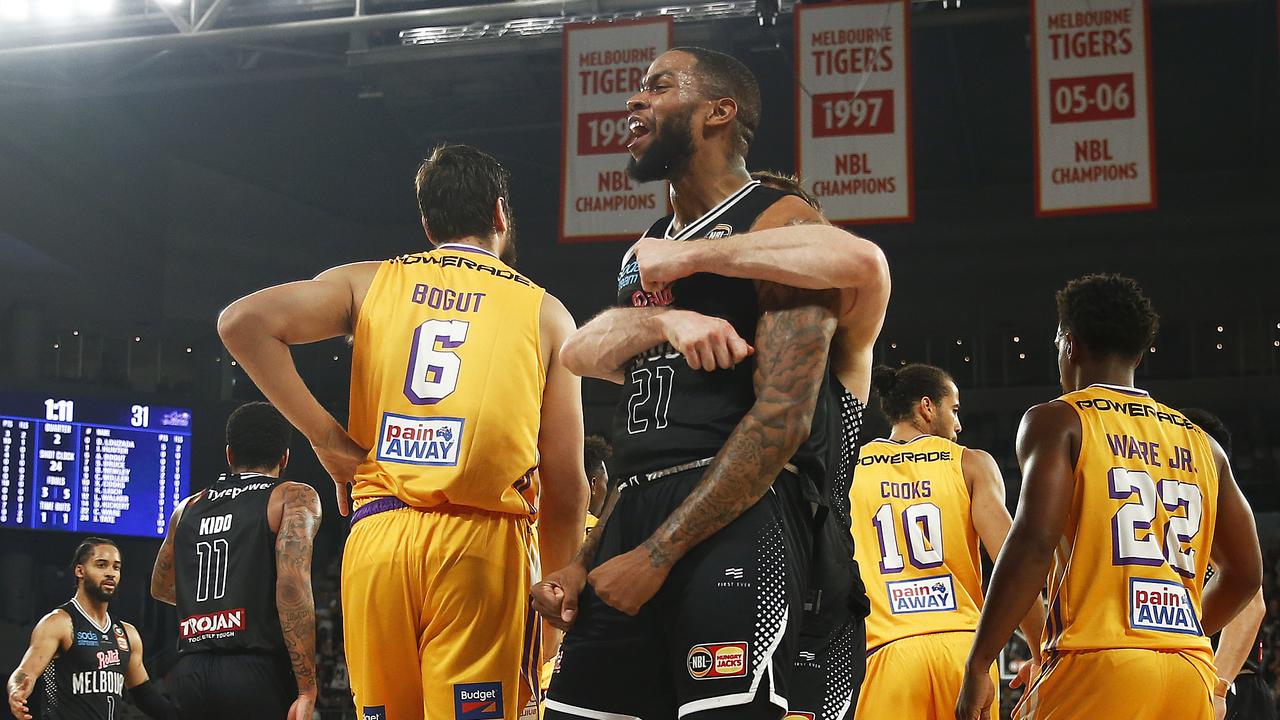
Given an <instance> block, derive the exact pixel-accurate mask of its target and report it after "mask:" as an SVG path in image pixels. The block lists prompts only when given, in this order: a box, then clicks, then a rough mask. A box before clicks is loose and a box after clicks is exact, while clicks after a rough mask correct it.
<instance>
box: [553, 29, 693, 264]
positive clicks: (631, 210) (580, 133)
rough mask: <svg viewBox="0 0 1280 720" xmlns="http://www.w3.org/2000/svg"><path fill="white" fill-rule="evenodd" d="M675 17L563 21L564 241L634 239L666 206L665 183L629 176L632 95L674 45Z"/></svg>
mask: <svg viewBox="0 0 1280 720" xmlns="http://www.w3.org/2000/svg"><path fill="white" fill-rule="evenodd" d="M671 34H672V20H671V17H670V16H668V17H661V18H646V19H641V20H630V21H619V22H611V23H598V24H597V23H579V24H574V25H567V26H565V29H564V117H563V124H564V145H563V147H562V149H561V152H562V155H561V167H560V182H561V185H560V241H561V242H597V241H602V240H631V239H635V238H637V237H639V236H640V233H642V232H644V230H645V229H646V228H648V227H649V225H650V224H652V223H653V220H654V218H656V217H658V216H660V215H662V214H664V213H665V212H666V210H667V184H666V183H664V182H663V183H656V182H655V183H646V184H644V185H641V184H639V183H637V182H635V181H634V180H632V179H631V178H629V177H627V161H628V160H630V159H631V157H630V155H629V154H628V153H627V135H628V130H627V115H628V114H629V113H628V111H627V107H626V104H627V99H628V98H630V97H631V96H632V95H634V94H635V93H636V91H637V90H639V89H640V81H641V80H642V79H643V78H644V73H645V70H647V69H648V68H649V64H650V63H652V62H653V61H654V60H655V59H657V57H658V56H659V55H661V54H662V53H664V52H666V51H667V50H668V49H670V47H671Z"/></svg>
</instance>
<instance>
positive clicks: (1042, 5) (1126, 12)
mask: <svg viewBox="0 0 1280 720" xmlns="http://www.w3.org/2000/svg"><path fill="white" fill-rule="evenodd" d="M1032 8H1033V9H1032V13H1031V18H1032V19H1031V22H1032V32H1031V38H1032V48H1031V56H1032V62H1033V63H1034V65H1035V72H1034V73H1033V74H1034V78H1033V82H1034V83H1035V87H1034V94H1035V106H1036V114H1035V122H1036V214H1037V215H1042V216H1043V215H1066V214H1080V213H1089V212H1099V211H1116V210H1144V209H1148V208H1154V207H1155V206H1156V184H1155V148H1154V139H1153V137H1154V133H1153V132H1152V109H1151V84H1150V80H1149V75H1150V67H1151V50H1150V44H1149V42H1148V40H1149V36H1150V34H1149V30H1148V29H1149V27H1150V24H1149V22H1148V19H1147V13H1148V9H1147V0H1033V2H1032Z"/></svg>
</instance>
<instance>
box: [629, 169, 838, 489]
mask: <svg viewBox="0 0 1280 720" xmlns="http://www.w3.org/2000/svg"><path fill="white" fill-rule="evenodd" d="M788 194H789V193H786V192H783V191H780V190H775V189H773V188H768V187H764V186H762V185H761V184H760V183H758V182H750V183H747V184H746V185H744V186H743V187H742V188H741V189H739V190H738V191H737V192H735V193H733V194H732V195H730V196H729V197H727V198H725V199H724V200H723V201H722V202H721V203H720V204H719V205H716V206H715V207H714V208H712V209H711V210H710V211H708V212H707V213H706V214H705V215H703V216H702V217H701V218H698V219H697V220H695V221H694V222H691V223H689V224H688V225H686V226H685V227H684V228H683V229H682V230H680V231H679V232H677V233H673V232H672V224H673V222H674V216H671V215H668V216H667V217H664V218H662V219H661V220H659V221H658V222H656V223H654V224H653V226H652V227H651V228H650V229H649V231H648V232H647V233H646V234H645V237H656V238H663V237H666V238H670V239H671V240H673V241H681V240H689V239H696V238H708V239H714V238H724V237H727V236H729V235H733V234H735V233H744V232H747V231H748V230H750V229H751V226H752V225H753V224H754V223H755V221H756V219H757V218H758V217H760V215H761V213H763V212H764V211H765V210H766V209H768V208H769V207H770V206H771V205H773V204H774V203H775V202H777V201H778V200H779V199H781V198H782V197H784V196H786V195H788ZM723 242H733V241H732V240H725V241H723ZM618 304H619V305H621V306H623V307H645V306H654V305H658V306H666V305H674V306H676V307H679V308H681V309H683V310H692V311H694V312H698V313H701V314H703V315H708V316H715V317H720V318H724V319H725V320H727V321H729V323H730V324H731V325H733V328H734V330H735V331H736V332H737V333H738V334H739V335H740V336H742V338H743V339H744V340H746V341H747V342H748V343H751V344H753V345H754V344H755V333H756V322H757V320H758V319H759V314H760V313H759V309H758V307H757V303H756V289H755V283H754V282H753V281H751V280H744V279H741V278H730V277H724V276H721V275H713V274H710V273H698V274H695V275H692V276H690V277H687V278H683V279H680V280H677V281H676V282H675V283H673V284H672V285H670V286H669V287H667V288H666V289H664V290H662V291H661V292H657V293H652V292H646V291H645V290H643V289H642V288H641V286H640V272H639V266H638V264H637V262H636V259H635V255H634V253H631V252H628V253H627V255H626V256H625V257H624V258H623V263H622V270H621V272H620V273H619V275H618ZM753 367H754V363H753V362H752V361H750V360H748V361H745V362H742V363H739V364H738V366H737V367H735V368H733V369H731V370H716V371H713V372H707V371H705V370H693V369H691V368H690V367H689V365H688V363H687V362H686V361H685V358H684V356H683V355H681V354H680V353H679V352H677V351H676V350H675V348H673V347H672V346H671V344H670V343H663V344H661V345H659V346H657V347H654V348H650V349H649V350H646V351H645V352H642V353H640V354H639V355H637V356H636V357H635V358H633V359H632V360H631V361H630V362H629V363H628V364H627V366H626V367H625V368H624V373H625V381H624V386H623V391H622V395H621V400H620V402H619V403H618V407H617V410H616V411H615V413H614V420H613V449H614V454H613V457H614V461H615V463H616V472H617V474H619V475H621V476H623V477H626V476H631V475H641V474H644V473H647V472H653V471H656V470H662V469H666V468H670V467H674V466H678V465H682V464H685V463H689V462H695V461H698V460H702V459H705V458H709V457H712V456H714V455H715V454H716V453H717V452H719V450H720V448H721V447H723V446H724V444H725V441H727V440H728V439H729V435H730V434H731V433H732V432H733V429H734V428H735V427H737V425H738V422H739V421H740V420H742V418H743V416H744V415H746V413H747V411H748V410H750V409H751V406H752V405H753V404H754V402H755V386H754V385H753V383H752V370H753ZM828 392H829V391H828V388H827V384H826V381H825V380H824V382H823V387H822V390H821V391H820V393H819V395H818V407H817V411H816V412H815V413H814V422H813V427H812V430H811V432H810V435H809V438H808V440H806V441H805V443H804V444H803V445H802V446H801V447H800V449H799V450H798V451H797V452H796V454H795V455H794V456H793V457H792V458H791V462H792V464H794V465H796V466H797V467H798V468H799V469H800V470H801V472H802V473H803V474H804V475H806V476H807V477H808V478H810V479H811V480H812V481H814V482H816V483H821V478H822V477H823V474H824V472H825V465H826V460H827V451H826V443H827V413H828V406H827V405H828V397H827V396H828Z"/></svg>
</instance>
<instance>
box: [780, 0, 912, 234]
mask: <svg viewBox="0 0 1280 720" xmlns="http://www.w3.org/2000/svg"><path fill="white" fill-rule="evenodd" d="M907 12H908V4H907V2H906V0H889V1H888V2H885V1H883V0H880V1H873V0H851V1H850V2H843V3H831V4H823V5H809V4H803V5H797V6H796V18H795V28H796V63H797V65H798V66H799V67H798V68H797V78H798V82H797V83H796V101H795V103H796V172H797V173H798V174H799V175H800V177H801V178H802V179H803V180H804V183H805V188H806V189H807V190H808V191H809V192H810V193H812V194H813V195H814V196H815V197H816V198H818V200H819V201H820V202H821V203H822V210H823V212H824V213H825V214H826V215H827V217H828V219H830V220H831V221H832V222H834V223H855V222H856V223H868V222H895V221H910V220H911V219H912V218H913V217H914V215H915V198H914V189H913V187H912V169H911V68H910V65H909V59H908V58H909V56H910V54H909V52H908V38H907V32H908V25H907Z"/></svg>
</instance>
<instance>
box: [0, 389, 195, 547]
mask: <svg viewBox="0 0 1280 720" xmlns="http://www.w3.org/2000/svg"><path fill="white" fill-rule="evenodd" d="M190 477H191V411H190V410H189V409H186V408H176V407H163V406H159V405H150V404H143V403H130V402H127V401H126V402H120V401H116V400H107V399H101V398H66V397H46V396H40V395H32V394H25V393H0V527H5V528H26V529H31V530H65V531H70V532H78V533H84V534H86V535H90V534H93V535H99V534H101V535H135V536H139V537H163V536H164V533H165V529H166V527H167V525H168V521H169V515H170V514H171V513H172V512H173V510H174V508H176V507H177V505H178V502H180V501H181V500H182V498H183V497H186V495H187V493H188V491H189V489H190Z"/></svg>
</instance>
